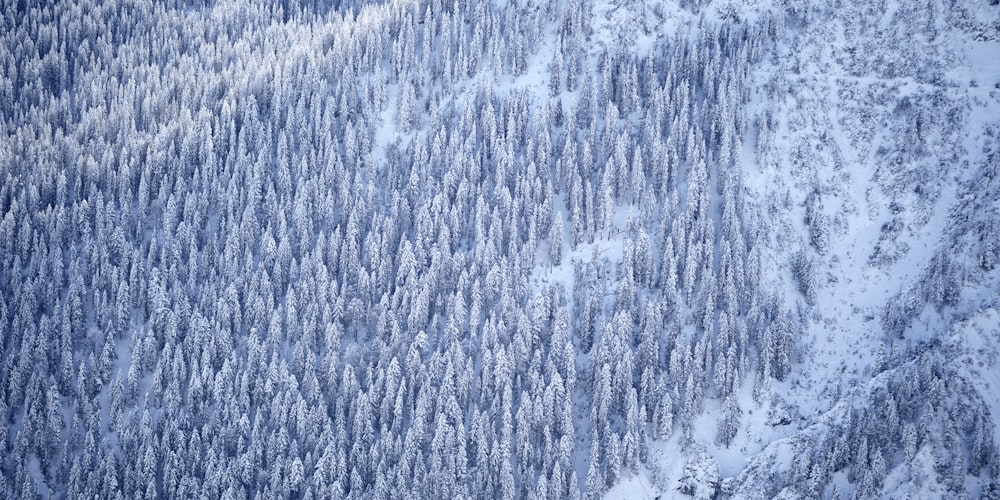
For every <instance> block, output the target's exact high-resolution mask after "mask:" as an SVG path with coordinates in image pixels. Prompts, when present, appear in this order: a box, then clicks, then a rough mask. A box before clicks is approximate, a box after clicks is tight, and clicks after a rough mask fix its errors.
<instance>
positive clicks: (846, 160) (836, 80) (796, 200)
mask: <svg viewBox="0 0 1000 500" xmlns="http://www.w3.org/2000/svg"><path fill="white" fill-rule="evenodd" d="M972 4H973V5H971V7H960V8H954V9H953V8H949V7H947V6H944V5H941V4H939V3H937V2H929V3H926V4H919V5H918V4H909V3H902V4H901V3H896V2H884V3H881V4H870V3H865V4H857V5H855V4H851V3H833V4H829V5H827V4H822V5H814V6H811V7H806V8H805V9H803V10H804V11H800V12H795V13H793V14H791V15H790V16H789V20H788V22H787V26H788V29H787V31H786V33H787V34H788V36H787V41H785V42H783V43H779V45H778V46H779V50H778V51H777V52H776V54H775V56H776V57H775V61H774V63H775V65H776V66H777V74H776V75H775V76H770V75H768V74H767V73H758V74H759V75H761V76H762V82H761V83H762V85H763V86H765V87H767V88H768V89H769V90H771V92H770V96H768V97H764V96H762V97H764V98H765V99H769V101H770V102H768V103H765V104H764V106H762V107H761V109H760V114H759V115H758V117H759V118H758V119H759V120H760V121H761V123H767V122H768V121H773V122H776V123H775V126H774V127H773V128H771V134H772V135H771V136H770V137H763V138H759V139H758V140H759V141H763V142H764V145H763V146H762V147H761V146H760V145H759V146H758V155H757V158H756V159H757V167H758V169H759V177H758V178H757V179H755V177H756V176H755V175H754V174H750V175H749V176H748V183H749V184H751V185H754V186H756V189H755V190H754V193H755V194H754V195H753V197H754V198H756V199H758V200H768V201H765V202H764V203H766V204H765V205H763V207H765V210H767V214H768V215H767V216H765V217H762V220H765V221H770V222H771V227H772V228H773V229H772V234H773V235H774V236H773V237H774V239H773V240H772V242H773V244H774V246H773V247H772V249H771V251H770V252H767V255H768V257H769V259H768V260H769V262H771V265H772V266H773V267H772V268H771V269H772V270H773V271H772V272H771V273H770V274H771V276H772V279H774V280H775V281H776V282H778V283H782V282H783V283H789V282H791V283H794V282H796V281H798V282H799V289H800V290H798V291H803V289H808V290H814V292H813V293H815V299H812V300H813V301H814V302H815V304H814V305H811V304H810V303H809V302H810V298H809V297H808V295H809V293H808V292H807V293H806V294H805V295H806V297H801V295H800V294H798V293H796V292H797V291H796V290H792V291H791V292H792V293H791V297H789V298H790V300H795V301H798V302H800V304H799V308H800V311H801V314H802V315H803V317H804V323H805V329H804V332H803V337H802V338H801V339H800V340H799V354H798V358H799V362H798V363H796V366H795V368H794V369H793V370H792V374H791V375H790V377H789V380H788V381H787V382H786V383H784V384H780V385H776V386H775V392H776V393H777V394H781V395H782V398H783V399H784V402H785V403H786V404H789V405H791V406H792V407H793V408H795V410H796V411H797V413H799V414H800V415H802V417H803V420H802V421H801V423H800V424H793V425H795V426H796V427H802V431H800V432H798V433H796V434H794V435H792V437H790V438H789V439H791V442H792V443H796V444H795V445H793V447H794V446H798V448H797V449H795V450H794V451H793V450H790V449H789V448H788V445H787V444H780V443H781V442H779V443H776V444H774V445H771V446H769V447H768V451H766V452H765V453H763V454H761V456H759V457H757V458H755V459H753V460H751V462H750V463H751V465H750V466H749V467H748V469H747V471H745V472H744V473H743V474H742V475H741V476H740V477H739V478H738V479H737V481H736V482H735V483H734V484H733V485H731V487H732V488H734V489H733V491H732V493H733V494H734V495H735V496H746V497H755V496H758V495H766V496H770V495H774V494H778V493H779V492H784V493H783V494H789V495H792V496H799V495H805V496H813V495H821V496H826V495H830V494H831V493H832V487H833V485H830V486H827V487H825V488H824V487H823V484H824V483H825V481H827V480H828V479H827V478H829V477H830V476H828V475H827V476H824V474H829V473H828V472H826V471H824V470H823V469H822V467H828V466H829V465H830V464H823V465H822V467H821V468H819V469H816V470H814V471H810V470H809V469H808V467H809V466H808V465H805V466H802V465H801V462H802V461H805V462H806V463H807V464H808V463H809V455H810V451H809V449H810V448H813V447H815V446H816V445H817V442H818V439H817V437H816V433H819V434H820V435H822V434H824V433H826V432H829V431H827V430H825V429H827V428H829V429H837V428H839V427H840V426H843V425H844V419H845V411H852V412H855V413H860V414H862V415H865V414H867V415H868V417H867V418H876V419H879V418H886V417H887V415H886V414H885V413H884V411H882V410H881V409H879V408H877V407H874V408H873V407H870V406H869V405H871V404H873V402H874V403H875V404H878V403H880V402H881V401H883V400H884V395H883V396H882V397H874V396H873V395H875V394H877V393H879V392H883V393H884V392H885V391H887V390H888V391H889V393H890V394H895V393H893V389H891V385H892V382H893V381H895V380H899V379H900V377H903V376H910V375H911V374H910V372H904V373H905V375H900V374H898V371H899V370H900V369H901V368H899V367H896V366H900V365H902V366H911V365H912V366H913V367H914V369H918V368H919V367H921V366H923V365H925V364H928V363H939V364H941V365H942V367H941V368H940V369H941V370H943V373H942V374H941V375H940V377H942V379H943V380H945V384H946V385H947V386H948V387H949V390H950V391H955V393H956V394H957V395H958V396H957V398H958V399H957V400H956V401H955V402H954V406H950V408H951V411H952V412H957V413H952V417H951V418H965V417H962V412H965V411H974V410H970V409H975V408H980V407H982V405H983V403H984V402H989V403H990V406H991V407H992V406H993V404H992V402H993V401H996V400H997V399H998V398H997V396H998V394H1000V392H998V391H1000V387H998V386H995V385H991V384H990V382H991V381H993V380H995V379H996V376H997V374H1000V366H998V365H997V364H996V362H995V361H994V360H995V358H991V357H990V356H989V355H988V354H987V353H988V352H989V350H990V347H989V346H995V345H996V342H997V333H996V332H997V331H998V326H997V323H996V321H995V318H996V310H995V308H996V300H997V296H998V295H997V294H998V289H997V288H996V279H997V273H996V271H995V269H993V268H992V266H991V267H989V268H981V269H980V268H979V266H978V265H977V264H976V262H977V261H979V259H978V258H977V257H976V255H977V254H978V253H979V252H980V250H979V249H978V248H977V247H980V246H982V245H992V244H991V243H989V241H990V239H991V238H990V237H989V236H987V237H985V238H983V239H982V240H980V241H979V242H976V241H974V240H973V238H970V237H967V236H965V237H963V233H964V232H965V231H968V229H966V230H963V229H958V228H962V227H968V226H975V227H979V226H981V225H983V224H985V225H986V226H988V227H990V226H992V225H995V222H994V221H995V220H996V219H995V216H996V212H995V206H996V194H995V193H996V190H995V189H992V184H993V183H990V182H984V180H985V179H983V178H982V176H983V175H984V174H986V173H987V172H989V171H990V170H995V168H996V167H995V166H992V164H993V163H995V162H996V158H995V154H993V153H992V152H991V150H992V149H995V146H990V143H993V144H995V139H992V138H991V137H992V136H993V135H994V133H993V132H991V130H993V129H995V127H996V126H997V124H998V122H997V116H1000V90H998V88H1000V87H998V86H1000V71H998V67H997V65H996V63H995V62H993V61H995V60H996V59H997V57H996V55H1000V46H997V44H996V43H995V42H994V41H990V40H991V39H995V38H996V36H997V29H998V27H1000V24H998V19H1000V17H998V14H997V11H996V9H995V8H991V7H989V6H988V5H986V2H978V3H972ZM970 11H973V12H972V13H970ZM917 20H919V21H917ZM984 33H985V34H986V36H985V37H984ZM984 54H993V55H994V57H993V58H992V59H991V60H989V61H987V60H985V59H983V55H984ZM775 87H776V91H775ZM970 178H976V179H977V181H978V182H970V181H969V179H970ZM963 200H965V201H963ZM969 200H976V202H975V203H976V204H977V205H985V207H984V209H983V210H969V209H968V208H967V205H968V203H969ZM767 204H769V206H768V205H767ZM991 206H992V207H993V208H988V207H991ZM984 236H985V235H984ZM782 248H789V249H791V250H792V251H791V252H788V251H785V252H783V251H782V250H781V249H782ZM991 251H992V250H991ZM992 252H995V251H992ZM991 255H992V254H991ZM803 256H804V257H803ZM774 258H776V259H774ZM801 258H805V259H807V260H809V261H810V262H812V264H811V266H810V267H811V268H812V271H811V273H812V275H807V276H805V277H803V276H794V277H793V276H792V275H793V274H795V271H794V269H792V270H790V271H789V270H786V269H789V268H794V265H795V264H794V262H795V261H796V259H801ZM771 259H774V260H771ZM942 262H947V263H946V264H942ZM948 266H952V267H948ZM941 267H947V269H940V268H941ZM790 278H791V279H790ZM803 281H805V282H804V283H803ZM934 286H937V287H938V289H939V290H941V291H940V292H939V293H941V294H943V295H946V296H948V298H947V299H945V298H940V299H937V300H935V299H934V298H933V296H932V295H933V293H934V292H933V291H932V290H934V288H933V287H934ZM918 295H919V297H917V296H918ZM795 297H798V298H795ZM901 304H902V305H901ZM900 308H902V309H904V310H905V312H899V311H900ZM970 309H971V310H970ZM976 311H977V312H976ZM969 313H972V318H969V319H966V318H968V316H967V315H968V314H969ZM897 315H901V316H902V317H897ZM958 321H960V322H958ZM900 322H901V323H900ZM971 325H977V326H978V329H977V328H976V327H973V326H971ZM928 345H929V346H930V347H928ZM946 346H948V347H946ZM966 350H974V351H976V352H978V353H979V355H982V354H985V357H983V358H979V363H978V365H979V367H978V368H977V369H976V372H970V371H969V368H967V366H970V364H969V363H967V362H964V361H962V362H960V361H957V360H956V358H955V357H954V356H955V355H956V354H958V353H959V352H963V351H966ZM944 360H948V361H944ZM976 364H977V363H974V362H973V363H971V366H975V365H976ZM889 366H893V367H895V368H892V369H890V370H889V371H886V372H883V373H880V374H879V375H878V376H875V377H874V378H873V375H874V374H875V373H877V372H881V371H882V370H885V369H886V368H887V367H889ZM977 372H978V373H977ZM970 384H972V385H970ZM973 386H975V387H976V388H977V390H978V391H980V392H978V393H976V392H969V391H970V390H971V388H972V387H973ZM873 397H874V399H873ZM896 397H897V398H898V397H899V396H898V395H896ZM846 401H857V402H861V403H860V405H857V403H851V404H848V405H847V407H846V409H845V406H844V402H846ZM894 404H895V403H894ZM917 413H919V412H914V413H912V415H913V417H911V418H916V416H917ZM989 414H991V415H997V413H996V411H995V408H990V411H989ZM945 420H947V419H945ZM987 425H988V426H989V427H992V424H987ZM840 432H846V431H844V430H842V431H840ZM889 432H890V433H892V432H893V431H891V430H890V431H889ZM961 432H962V433H963V435H965V436H968V438H967V440H966V439H964V438H963V441H962V445H961V447H962V448H963V449H964V451H961V452H960V453H962V454H963V455H962V456H964V457H965V460H967V461H968V460H970V454H971V453H972V452H971V451H970V449H971V447H973V446H974V443H973V441H974V440H975V439H976V436H975V435H974V434H975V433H976V432H979V430H978V429H975V425H970V426H968V427H966V428H965V429H963V430H962V431H961ZM966 432H967V433H968V434H965V433H966ZM930 435H931V437H930V438H929V442H922V443H921V445H922V446H927V447H928V449H941V448H944V447H943V446H941V443H940V441H939V440H938V439H939V436H935V433H930ZM994 439H995V437H994ZM883 446H886V448H885V449H884V450H883V451H882V453H885V454H886V456H885V457H882V458H880V460H883V461H884V462H883V463H882V464H881V467H882V468H883V469H884V470H885V471H886V472H887V473H888V479H886V480H885V483H884V489H881V486H880V485H879V484H865V486H866V487H869V488H871V489H869V490H867V491H861V490H860V489H858V490H855V488H854V485H852V484H850V483H847V482H845V481H844V479H845V478H843V477H838V476H837V474H834V475H833V477H832V479H833V481H832V482H833V483H834V484H836V486H837V489H838V491H840V492H842V493H843V494H852V490H854V492H856V493H857V494H859V495H860V496H862V497H864V496H868V495H871V494H874V492H879V491H881V493H879V495H887V496H891V497H898V496H905V495H917V496H920V497H927V496H938V495H945V496H947V495H950V494H954V493H955V492H957V491H959V490H962V489H964V488H967V489H968V492H969V493H970V494H972V495H978V494H980V492H982V491H983V488H985V487H986V486H988V481H987V482H985V483H984V482H980V481H975V480H963V479H959V484H961V487H959V486H956V485H955V483H953V482H952V483H950V484H952V486H951V487H950V488H951V489H938V488H937V486H935V485H936V484H939V483H947V482H948V481H950V480H947V479H945V477H946V474H950V473H952V472H951V471H947V472H944V473H943V472H942V471H940V470H939V471H937V472H936V473H935V472H934V471H930V473H929V474H927V473H926V472H925V471H920V470H919V468H920V467H919V466H916V465H912V464H911V461H910V459H909V458H905V459H904V458H903V457H902V456H901V455H899V452H900V450H901V448H902V446H901V445H900V441H896V442H895V443H893V441H892V438H890V440H889V442H888V443H886V444H885V445H883ZM783 450H784V451H783ZM787 453H792V456H793V457H794V458H793V459H792V460H791V461H789V460H788V459H787V458H783V459H782V458H780V457H781V456H782V455H783V454H787ZM817 455H818V456H819V457H823V453H822V452H821V453H819V454H815V453H814V454H813V459H814V460H815V457H816V456H817ZM937 459H938V461H939V463H940V462H941V461H945V462H953V461H954V460H955V459H954V458H947V457H940V456H938V458H937ZM971 460H972V461H973V463H976V464H983V463H985V462H982V461H981V460H979V459H976V458H971ZM959 461H961V459H959ZM966 463H968V462H966ZM794 467H806V470H805V473H804V475H801V476H796V475H795V474H794V471H793V468H794ZM776 471H785V474H786V475H785V477H784V478H782V479H779V480H778V484H774V482H775V479H774V477H773V475H774V473H775V472H776ZM969 472H971V473H972V474H974V475H979V471H978V469H977V466H970V467H969ZM810 473H812V474H815V475H816V477H817V478H818V479H816V480H817V481H819V483H818V488H817V487H815V486H814V487H813V488H814V489H805V490H804V489H803V488H802V486H803V485H802V484H801V481H802V480H803V479H810V480H813V477H812V476H810V475H809V474H810ZM994 475H995V474H994ZM780 476H781V473H780V472H779V477H780ZM960 476H961V474H960ZM989 476H990V474H986V475H985V476H980V477H989ZM918 478H919V480H918ZM935 478H936V479H935ZM854 481H856V479H852V482H854ZM920 481H926V482H925V483H924V485H923V486H920V484H919V482H920ZM782 484H784V485H788V486H785V487H784V489H782V488H781V485H782ZM855 484H857V483H855ZM993 487H994V488H995V487H996V486H995V485H994V486H993ZM924 488H926V489H924ZM955 488H958V489H955ZM946 491H950V492H952V493H946Z"/></svg>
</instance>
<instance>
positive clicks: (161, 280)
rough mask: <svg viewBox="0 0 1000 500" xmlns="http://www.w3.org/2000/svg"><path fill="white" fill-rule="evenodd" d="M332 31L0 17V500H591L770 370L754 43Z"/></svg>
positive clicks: (190, 15) (412, 13)
mask: <svg viewBox="0 0 1000 500" xmlns="http://www.w3.org/2000/svg"><path fill="white" fill-rule="evenodd" d="M358 3H361V2H349V1H345V2H332V4H331V3H330V2H310V1H285V2H278V3H274V4H270V3H263V4H261V3H254V2H238V1H235V0H221V1H219V2H147V1H143V0H120V1H111V2H96V3H95V2H93V1H91V0H80V1H76V2H58V3H48V2H43V3H40V4H38V5H32V4H31V3H30V2H24V1H13V0H10V1H8V0H5V1H4V3H3V17H2V18H0V33H2V35H0V36H2V37H3V43H2V44H0V110H2V112H3V114H2V121H0V132H2V140H0V141H2V142H0V291H2V292H3V293H2V296H0V342H2V345H0V347H2V351H0V364H2V367H0V369H2V372H0V393H2V398H0V422H2V424H0V457H2V458H0V472H2V473H0V496H3V497H10V498H14V497H23V498H33V497H44V496H46V495H48V494H52V495H54V496H56V497H60V496H65V497H69V498H77V497H100V498H118V497H120V498H155V497H179V498H189V497H200V496H204V497H207V498H243V497H247V496H255V495H260V496H263V497H265V498H273V497H282V498H285V497H287V498H292V497H294V498H317V497H319V498H330V497H334V498H341V497H343V498H400V497H402V498H453V497H459V496H466V497H467V496H479V497H495V498H513V497H537V498H544V497H552V498H567V497H570V498H575V497H577V496H579V495H580V494H581V492H583V494H584V495H586V496H589V497H593V496H599V495H600V494H601V493H602V492H603V491H604V490H605V488H606V487H607V486H609V485H611V484H613V483H614V482H615V481H616V480H617V479H618V478H619V477H621V476H622V475H623V474H627V473H629V471H636V470H638V468H639V466H640V464H642V463H644V462H645V461H646V460H647V453H648V449H647V444H648V442H649V441H650V440H651V439H668V438H670V437H671V436H672V435H674V434H676V433H683V434H682V437H681V441H682V442H685V443H688V442H690V441H691V440H692V439H693V438H692V436H691V433H692V432H693V422H694V419H695V418H696V417H698V416H699V415H700V414H701V413H702V409H703V403H704V401H705V399H706V398H716V399H718V400H720V401H724V404H723V406H724V408H725V411H724V414H723V415H720V416H719V423H718V436H717V441H718V442H719V443H721V444H723V445H728V444H729V443H730V442H732V440H733V438H734V436H735V435H736V433H737V427H738V423H739V418H740V415H741V414H742V411H743V410H742V409H741V408H739V403H738V399H737V398H736V397H734V396H733V394H734V393H735V392H736V391H737V390H738V389H739V387H741V386H742V385H743V384H745V383H752V384H753V385H754V386H755V387H756V388H757V390H756V391H755V394H756V395H757V396H758V398H760V399H761V400H763V399H764V398H766V396H767V391H768V390H769V387H770V381H771V380H772V379H777V380H782V379H784V377H785V376H786V375H787V374H788V373H789V370H790V367H791V362H792V360H793V356H794V349H793V347H794V344H795V339H796V337H797V335H798V334H799V331H800V330H801V328H802V323H801V321H802V320H801V319H800V318H799V316H798V315H796V314H795V313H794V312H793V311H791V310H789V309H788V306H787V305H786V302H785V300H784V299H783V297H781V296H780V295H779V293H778V292H776V291H771V290H764V289H762V288H761V287H760V286H759V283H760V274H761V263H760V259H761V257H760V251H761V250H760V241H759V239H760V234H759V231H760V230H759V224H757V221H755V220H753V219H754V215H753V214H754V212H753V211H750V210H746V209H745V205H746V202H745V200H744V188H743V185H742V182H743V174H742V172H741V158H740V155H741V154H742V151H743V144H742V141H743V138H744V137H745V135H746V132H747V127H748V124H747V119H746V117H745V116H744V110H743V107H742V104H744V103H745V101H746V100H747V99H748V95H749V94H748V92H749V90H748V83H747V82H748V78H749V71H750V69H749V68H750V67H751V65H752V64H753V63H755V62H756V61H758V60H759V59H760V58H761V57H762V54H763V51H764V50H765V46H766V44H767V43H768V40H771V39H773V38H774V37H776V36H778V35H779V34H780V32H781V31H782V30H783V29H784V28H783V24H782V23H783V21H782V18H781V17H780V16H776V17H773V18H772V17H767V16H765V17H762V18H761V19H758V20H757V21H756V22H754V23H730V24H721V23H717V22H713V21H711V20H707V19H705V18H702V20H701V22H699V23H697V25H694V26H692V27H691V29H684V30H682V31H681V32H679V33H678V34H677V35H676V36H674V37H672V38H669V39H666V40H665V41H663V42H661V43H657V44H655V45H654V46H653V47H652V49H651V50H649V51H648V52H647V53H642V54H639V53H636V52H635V50H634V48H632V47H630V46H629V45H627V44H625V43H621V44H619V45H618V46H613V45H612V46H604V45H595V44H594V43H593V42H594V40H593V39H592V36H593V29H592V26H591V25H590V22H591V18H592V17H593V14H592V9H593V5H592V2H591V1H589V0H584V1H583V2H571V1H562V2H560V1H558V0H546V1H540V2H458V1H455V2H448V1H445V0H421V1H409V2H407V1H400V2H389V3H386V4H384V5H368V6H365V7H361V6H360V5H355V4H358ZM689 3H691V5H688V6H687V7H688V8H691V9H698V8H699V6H700V5H701V4H702V3H703V2H689ZM547 44H548V45H547ZM550 45H551V46H553V47H554V50H552V51H551V57H542V56H540V55H539V54H548V52H546V47H547V46H550ZM540 57H542V59H544V60H542V61H539V58H540ZM539 68H541V71H542V73H541V74H543V75H544V78H543V84H542V87H541V89H542V90H541V91H537V90H536V89H534V88H531V87H529V86H528V85H526V84H524V82H525V81H528V80H530V79H531V78H532V77H533V74H534V73H531V72H532V71H538V70H539ZM811 203H813V204H815V205H817V206H819V205H820V203H821V201H820V198H819V197H818V196H817V197H816V198H815V199H814V200H813V201H811ZM810 217H812V219H811V221H810V224H813V225H814V226H815V228H814V230H813V235H812V237H813V244H814V245H815V246H816V248H817V249H818V250H819V251H823V248H824V247H825V245H826V238H827V236H826V232H825V231H826V229H824V227H825V224H826V221H825V220H824V219H823V217H822V216H821V215H816V216H810ZM607 248H620V252H618V253H615V252H614V251H608V252H607V253H602V252H603V251H604V250H602V249H607ZM995 254H996V252H995V251H993V252H992V253H989V251H987V250H984V253H983V256H982V262H983V265H984V266H986V265H990V266H992V265H993V262H994V261H995V260H996V259H995V258H994V256H995ZM947 265H948V264H947V261H946V260H945V261H943V262H942V264H941V266H944V267H943V269H945V270H946V269H947ZM794 269H795V274H796V277H797V279H798V280H799V284H800V290H801V292H802V294H803V295H804V299H805V300H807V301H811V300H814V295H815V283H814V281H815V275H814V272H813V270H812V264H811V261H810V260H809V258H808V257H807V256H804V255H803V256H802V258H801V259H800V260H797V261H796V262H795V263H794ZM546 273H548V276H556V275H564V277H565V279H551V280H547V279H542V280H541V281H538V280H537V279H536V278H537V277H538V276H543V277H544V276H546ZM536 282H540V283H542V285H541V286H536V285H535V284H534V283H536ZM942 287H943V288H942V291H941V294H942V295H941V297H942V298H941V299H940V300H941V301H943V302H947V300H948V297H949V295H948V293H949V292H948V291H949V288H948V284H947V282H944V284H943V285H942ZM925 379H927V380H926V383H928V384H931V383H933V380H934V379H933V377H930V376H927V377H922V378H920V383H921V384H924V383H925ZM886 404H889V403H886ZM914 411H916V410H915V409H913V408H909V407H906V408H902V409H897V412H898V413H900V415H901V416H900V417H899V418H898V419H897V424H898V425H896V426H895V427H893V428H892V429H890V432H891V433H892V434H884V433H880V432H879V429H875V428H871V429H869V428H868V427H859V430H855V431H852V432H854V433H857V435H858V436H862V437H864V436H876V435H878V436H883V438H885V439H888V438H889V436H896V435H901V436H902V438H903V439H904V441H905V440H906V439H914V438H913V437H912V436H911V437H909V438H908V437H907V436H909V434H907V432H909V433H910V434H912V433H913V432H917V434H918V436H919V433H920V432H924V429H926V428H927V427H926V426H924V425H916V424H914V422H916V423H919V420H918V419H917V418H916V415H917V414H916V413H914ZM925 413H926V412H925ZM980 421H983V422H986V421H985V420H983V419H982V418H980V419H979V420H976V422H980ZM872 425H875V424H872ZM878 425H883V422H878ZM914 425H916V426H914ZM933 425H938V424H936V423H935V424H933ZM976 425H979V424H976ZM953 431H954V430H953ZM977 432H978V431H977ZM953 433H954V435H955V436H956V438H955V439H959V436H964V434H962V433H960V432H959V431H954V432H953ZM847 435H848V436H854V435H855V434H847ZM976 436H979V434H976ZM917 439H920V438H919V437H918V438H917ZM977 439H978V438H977ZM984 439H985V438H984ZM983 446H984V448H981V450H988V449H990V448H989V446H991V445H990V444H989V443H987V444H984V445H983ZM884 449H885V448H884V444H882V443H881V442H870V444H869V447H868V449H867V450H865V451H864V452H863V453H864V455H863V456H862V458H863V461H860V462H856V463H863V464H866V465H867V464H875V465H872V466H871V467H870V470H874V471H876V472H875V473H872V472H865V471H862V470H861V469H859V470H858V471H856V472H853V474H854V475H855V476H858V479H857V480H858V481H859V484H868V482H871V483H872V484H877V483H878V482H879V481H881V480H882V478H881V477H878V473H877V471H879V470H884V469H885V467H886V463H887V462H892V461H894V460H896V458H895V457H892V456H885V455H880V453H882V451H880V450H884ZM845 453H846V452H845ZM976 453H979V454H976V455H974V456H972V457H970V458H969V460H970V462H969V464H970V465H969V466H970V467H972V466H975V465H978V466H985V464H986V463H987V462H986V461H985V460H987V458H988V457H987V455H988V451H981V452H976ZM843 458H844V459H845V460H849V459H850V457H847V456H846V455H845V456H844V457H843ZM877 460H881V461H882V465H881V469H880V468H879V466H878V464H877V462H876V461H877ZM834 465H839V462H838V463H837V464H834ZM816 474H823V470H820V471H819V472H816ZM872 474H874V475H872ZM869 475H872V477H871V478H869V477H868V476H869ZM825 477H826V476H822V475H821V476H820V478H825ZM818 484H819V483H818ZM822 484H825V483H822Z"/></svg>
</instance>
